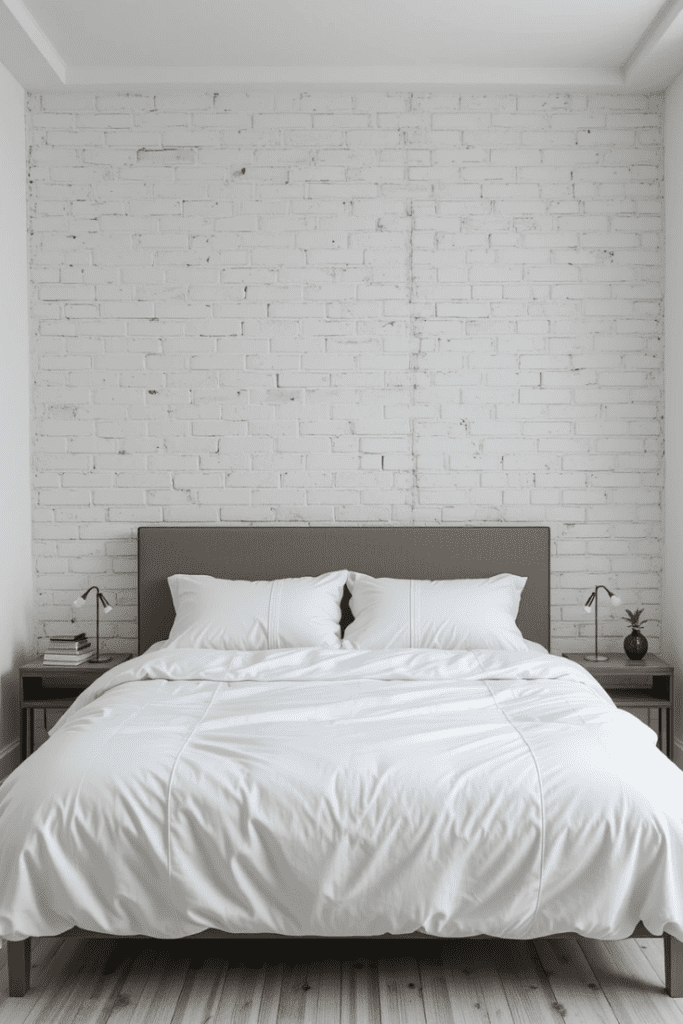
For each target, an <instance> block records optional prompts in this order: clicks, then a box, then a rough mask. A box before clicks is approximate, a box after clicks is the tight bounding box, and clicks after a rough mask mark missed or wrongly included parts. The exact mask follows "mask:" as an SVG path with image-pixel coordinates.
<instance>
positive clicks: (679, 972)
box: [664, 933, 683, 999]
mask: <svg viewBox="0 0 683 1024" xmlns="http://www.w3.org/2000/svg"><path fill="white" fill-rule="evenodd" d="M664 977H665V979H666V991H667V993H668V995H670V996H673V998H674V999H681V998H683V942H680V941H679V940H678V939H674V937H673V936H672V935H667V934H666V933H665V934H664Z"/></svg>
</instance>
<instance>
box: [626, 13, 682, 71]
mask: <svg viewBox="0 0 683 1024" xmlns="http://www.w3.org/2000/svg"><path fill="white" fill-rule="evenodd" d="M682 11H683V0H667V3H665V4H664V6H663V7H662V8H661V10H660V11H659V13H658V14H656V15H655V17H654V18H653V19H652V21H651V22H650V24H649V25H648V27H647V28H646V29H645V31H644V32H643V34H642V36H641V37H640V39H639V40H638V43H637V44H636V46H635V47H634V49H633V51H632V53H631V54H630V56H629V57H628V59H627V60H626V61H625V62H624V64H623V66H622V71H623V73H624V77H625V78H626V79H628V78H630V77H632V76H633V75H634V74H635V73H636V72H637V71H638V70H639V68H641V67H644V66H645V65H646V64H648V62H649V61H650V59H651V58H652V55H653V53H654V51H655V49H656V48H657V45H658V44H659V42H660V41H661V40H662V38H663V37H664V35H665V33H666V32H667V31H668V29H669V28H670V27H671V26H672V25H673V23H674V21H675V20H676V18H678V16H679V15H680V14H681V12H682Z"/></svg>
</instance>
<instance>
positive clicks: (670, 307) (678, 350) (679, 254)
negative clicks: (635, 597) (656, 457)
mask: <svg viewBox="0 0 683 1024" xmlns="http://www.w3.org/2000/svg"><path fill="white" fill-rule="evenodd" d="M664 126H665V135H664V138H665V170H664V181H665V205H666V285H665V290H666V345H665V410H666V412H665V416H666V456H665V479H666V497H665V513H664V536H665V558H664V579H663V588H662V596H663V614H662V641H663V646H662V649H663V653H664V656H665V657H666V658H667V659H670V660H671V661H672V663H673V664H674V666H675V669H676V676H677V678H678V682H679V686H678V690H679V693H680V683H681V680H683V458H682V455H683V400H682V395H681V391H682V390H683V75H680V76H679V77H678V78H677V79H676V81H675V82H674V84H673V85H672V86H670V88H669V89H668V90H667V94H666V108H665V123H664ZM676 718H677V721H676V735H677V736H678V737H680V736H681V734H682V733H683V729H682V728H681V712H680V708H679V711H678V714H677V716H676ZM682 754H683V750H681V747H680V745H679V750H678V763H679V764H681V763H683V758H682V756H681V755H682Z"/></svg>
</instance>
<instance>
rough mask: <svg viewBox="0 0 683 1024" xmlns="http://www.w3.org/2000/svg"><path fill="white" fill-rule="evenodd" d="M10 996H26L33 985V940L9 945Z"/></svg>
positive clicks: (24, 940)
mask: <svg viewBox="0 0 683 1024" xmlns="http://www.w3.org/2000/svg"><path fill="white" fill-rule="evenodd" d="M7 977H8V980H9V994H10V995H11V996H25V995H26V993H27V992H28V988H29V985H30V984H31V940H30V939H23V940H22V941H20V942H8V943H7Z"/></svg>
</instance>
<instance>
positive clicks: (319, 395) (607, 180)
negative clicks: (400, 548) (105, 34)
mask: <svg viewBox="0 0 683 1024" xmlns="http://www.w3.org/2000/svg"><path fill="white" fill-rule="evenodd" d="M28 119H29V139H30V145H31V150H30V194H31V232H32V234H31V245H32V258H31V276H32V286H33V310H32V311H33V318H34V372H35V390H34V394H35V408H34V428H35V443H34V468H35V527H34V528H35V557H36V568H37V572H38V601H39V603H40V606H41V608H42V619H41V622H40V627H39V629H40V632H39V639H40V640H41V642H42V638H43V637H44V636H45V635H46V634H49V633H50V632H52V630H53V629H54V628H57V627H58V628H59V629H62V627H63V626H64V624H65V623H66V622H68V620H69V617H70V602H71V601H72V599H73V597H74V596H75V595H76V594H77V593H78V592H79V591H80V590H82V589H84V588H85V586H86V585H88V584H90V583H92V582H97V583H99V584H100V585H101V586H102V587H103V588H104V590H105V592H106V593H107V595H108V596H109V597H110V599H111V600H112V603H114V604H115V613H114V616H112V617H110V618H111V619H113V621H110V620H109V619H107V620H105V621H104V622H103V631H106V633H107V647H108V649H109V650H115V651H128V650H134V649H135V635H136V625H135V601H136V592H135V582H136V581H135V568H136V567H135V544H134V538H135V530H136V527H137V526H138V525H139V524H145V523H244V524H248V523H264V524H267V523H276V522H277V523H281V522H292V523H311V524H316V523H318V524H319V523H339V524H358V523H397V524H403V523H416V524H420V523H423V524H450V523H522V524H524V523H545V524H548V525H549V526H550V527H551V530H552V537H553V581H552V584H553V604H554V611H553V631H554V650H556V651H561V650H567V649H580V648H586V647H587V646H589V643H590V641H589V637H590V630H591V620H589V619H588V618H587V617H586V616H585V615H584V613H583V611H582V609H581V605H582V602H583V599H584V598H585V596H586V594H587V592H588V591H589V590H590V588H591V587H592V586H593V585H594V584H595V583H596V582H605V583H607V584H608V585H610V586H611V587H612V588H613V589H616V590H617V591H618V592H619V593H621V594H622V596H623V597H624V599H625V603H626V604H627V605H628V606H629V607H633V606H635V605H636V604H638V605H645V606H646V608H647V612H648V618H649V619H650V620H651V623H650V626H649V627H648V629H647V633H648V635H649V637H650V638H651V642H652V648H653V650H657V648H658V622H659V604H660V570H661V515H662V512H661V484H662V478H661V473H662V444H663V438H662V414H663V405H662V379H661V371H662V355H663V352H662V341H661V333H660V332H661V298H662V242H663V235H662V222H661V216H662V209H661V206H662V169H661V163H662V150H661V138H660V127H661V97H657V96H655V97H646V96H622V95H619V96H603V95H598V96H583V95H573V94H572V95H560V96H519V97H515V96H485V95H463V96H451V95H446V94H444V95H436V94H419V93H417V94H408V93H392V94H388V95H386V94H381V93H369V94H354V95H346V94H343V93H333V94H329V95H327V94H319V95H308V94H303V95H302V94H299V93H292V94H269V93H265V92H258V93H254V94H251V95H243V94H235V93H225V94H223V93H217V94H213V93H201V92H197V91H193V92H189V93H188V94H187V95H181V94H178V93H168V94H162V95H158V96H155V95H153V94H151V93H150V94H136V95H131V96H128V95H111V94H102V95H95V94H93V93H82V94H46V95H43V96H38V95H33V96H31V97H29V103H28ZM601 629H602V632H603V634H604V635H605V636H606V637H608V638H611V639H608V641H607V646H608V647H612V648H613V649H618V648H619V647H620V639H619V638H620V637H622V636H623V635H624V633H625V623H622V622H621V621H620V620H619V618H618V617H617V616H613V617H612V616H610V614H609V612H607V611H605V614H604V617H603V621H602V626H601Z"/></svg>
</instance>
